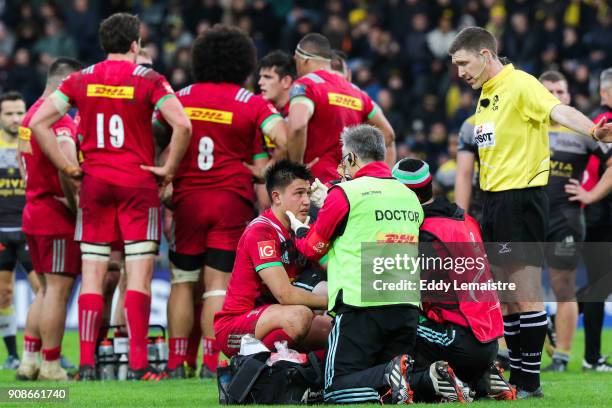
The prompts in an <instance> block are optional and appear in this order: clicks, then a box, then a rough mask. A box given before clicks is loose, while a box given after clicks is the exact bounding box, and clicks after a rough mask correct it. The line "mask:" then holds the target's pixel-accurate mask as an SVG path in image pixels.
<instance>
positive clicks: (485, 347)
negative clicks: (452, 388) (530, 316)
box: [414, 318, 498, 383]
mask: <svg viewBox="0 0 612 408" xmlns="http://www.w3.org/2000/svg"><path fill="white" fill-rule="evenodd" d="M497 348H498V345H497V341H491V342H489V343H481V342H480V341H478V339H477V338H476V337H475V336H474V334H473V333H472V331H471V330H470V329H468V328H466V327H462V326H459V325H456V324H451V323H447V324H440V323H436V322H434V321H433V320H429V319H425V318H421V321H420V322H419V326H418V327H417V338H416V347H415V351H414V363H415V368H416V369H418V368H427V367H429V366H430V365H431V364H432V363H434V362H436V361H439V360H444V361H447V362H448V364H449V365H450V366H451V367H452V369H453V370H454V372H455V374H457V376H458V377H459V378H460V379H461V380H462V381H464V382H467V383H473V382H475V381H478V380H479V379H480V378H481V377H482V376H483V375H484V374H485V373H486V372H488V369H489V367H490V366H491V363H493V361H494V360H495V357H496V356H497Z"/></svg>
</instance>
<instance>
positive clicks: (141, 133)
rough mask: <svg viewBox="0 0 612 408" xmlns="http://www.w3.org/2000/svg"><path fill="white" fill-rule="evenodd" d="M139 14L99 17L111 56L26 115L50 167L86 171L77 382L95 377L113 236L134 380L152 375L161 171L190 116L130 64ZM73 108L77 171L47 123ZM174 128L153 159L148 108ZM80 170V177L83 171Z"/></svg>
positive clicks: (163, 86)
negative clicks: (162, 158)
mask: <svg viewBox="0 0 612 408" xmlns="http://www.w3.org/2000/svg"><path fill="white" fill-rule="evenodd" d="M139 27H140V21H139V20H138V18H137V17H136V16H133V15H130V14H125V13H117V14H113V15H112V16H110V17H108V18H107V19H106V20H104V21H103V22H102V24H101V25H100V30H99V37H100V43H101V45H102V48H103V49H104V51H105V52H106V54H107V59H106V60H105V61H102V62H100V63H98V64H95V65H92V66H90V67H88V68H85V69H84V70H82V71H78V72H76V73H74V74H72V75H70V76H69V77H68V78H66V80H64V82H63V83H62V84H61V85H60V86H59V88H58V90H57V91H55V92H54V93H53V94H52V95H51V96H49V98H47V99H46V100H45V102H44V103H43V104H42V106H41V107H40V109H39V110H38V112H37V113H36V115H34V117H33V118H32V122H31V123H30V128H31V129H32V131H33V133H34V135H35V136H36V141H37V142H38V144H39V145H40V148H41V150H42V151H43V152H44V153H45V154H46V155H47V156H48V157H49V158H50V160H51V161H52V162H53V164H54V165H55V167H57V168H58V169H60V170H61V171H62V172H63V173H65V174H66V175H67V176H69V177H71V178H73V179H75V180H77V179H79V178H81V177H82V178H83V181H82V185H81V195H80V204H79V206H80V208H79V211H78V214H77V227H76V233H75V238H76V240H77V241H80V242H81V252H82V259H83V280H82V284H81V294H80V296H79V335H80V346H81V347H80V348H81V366H80V370H79V378H80V379H81V380H91V379H95V370H94V354H95V345H96V340H97V337H98V332H99V330H100V324H101V318H102V311H103V307H104V299H103V297H102V286H103V282H104V276H105V274H106V271H107V268H108V262H109V255H110V251H111V242H113V241H117V240H123V241H124V243H125V267H126V273H127V292H126V295H125V314H126V321H127V326H128V332H129V335H130V336H129V337H130V340H129V342H130V353H129V366H130V378H133V379H138V380H157V379H159V376H158V374H157V372H156V370H155V369H154V368H152V367H149V366H148V361H147V333H148V329H149V315H150V313H151V279H152V275H153V266H154V261H155V255H156V254H157V251H158V245H159V239H160V235H161V234H160V217H159V212H160V206H161V204H160V200H159V196H158V184H157V181H156V177H155V176H157V177H158V178H159V179H161V181H162V184H163V185H164V186H165V185H166V184H168V183H169V182H170V181H171V180H172V177H173V176H174V174H175V172H176V170H177V168H178V165H179V162H180V160H181V159H182V157H183V155H184V154H185V151H186V149H187V146H188V144H189V140H190V137H191V123H190V122H189V118H187V115H186V114H185V112H184V111H183V107H182V106H181V104H180V103H179V101H178V100H177V98H176V97H175V95H174V92H173V90H172V88H171V87H170V85H169V84H168V82H167V81H166V79H165V78H164V77H163V76H162V75H160V74H158V73H157V72H155V71H153V70H152V69H149V68H145V67H142V66H139V65H136V64H135V61H136V56H137V55H138V52H139V50H140V40H139ZM71 106H75V107H76V108H78V109H79V113H80V115H81V130H82V132H83V133H82V135H83V140H82V141H81V149H82V151H83V156H84V162H83V169H82V170H81V168H79V167H76V166H74V165H72V164H71V163H70V162H69V161H68V160H67V159H66V157H65V156H64V155H63V154H62V152H61V151H60V149H59V146H58V143H57V141H56V137H55V134H54V133H53V131H52V129H51V125H52V124H53V123H54V122H55V121H56V120H57V119H59V118H60V117H61V116H62V115H63V114H64V113H65V112H66V111H67V110H68V109H69V108H70V107H71ZM154 108H157V109H159V110H160V112H161V114H162V116H163V117H164V119H165V120H166V121H167V122H168V124H169V125H170V126H171V127H172V129H173V133H172V139H171V142H170V153H169V155H168V159H167V160H166V162H165V164H164V165H163V166H161V167H154V155H155V148H154V142H153V133H152V129H151V117H152V114H153V109H154ZM83 174H84V175H83Z"/></svg>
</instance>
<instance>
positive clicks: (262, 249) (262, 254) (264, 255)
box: [257, 241, 276, 259]
mask: <svg viewBox="0 0 612 408" xmlns="http://www.w3.org/2000/svg"><path fill="white" fill-rule="evenodd" d="M257 250H258V252H259V259H270V258H274V257H276V250H275V249H274V241H259V242H258V243H257Z"/></svg>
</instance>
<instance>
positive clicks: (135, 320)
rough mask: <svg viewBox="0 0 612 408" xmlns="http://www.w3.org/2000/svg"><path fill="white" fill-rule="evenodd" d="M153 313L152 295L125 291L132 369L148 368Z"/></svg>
mask: <svg viewBox="0 0 612 408" xmlns="http://www.w3.org/2000/svg"><path fill="white" fill-rule="evenodd" d="M150 315H151V296H149V295H147V294H145V293H142V292H137V291H135V290H128V291H127V292H125V320H126V323H127V327H128V334H129V337H130V341H129V342H130V352H129V362H130V364H129V365H130V368H131V369H132V370H142V369H144V368H147V366H148V365H149V362H148V360H147V334H148V333H149V316H150Z"/></svg>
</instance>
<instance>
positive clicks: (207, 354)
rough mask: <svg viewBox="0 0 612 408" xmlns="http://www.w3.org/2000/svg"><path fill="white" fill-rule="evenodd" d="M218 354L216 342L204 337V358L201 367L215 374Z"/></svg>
mask: <svg viewBox="0 0 612 408" xmlns="http://www.w3.org/2000/svg"><path fill="white" fill-rule="evenodd" d="M219 353H220V350H219V348H218V347H217V341H216V340H215V339H211V338H210V337H204V358H203V361H202V365H203V366H205V367H206V368H208V369H209V370H210V371H212V372H213V373H216V372H217V365H218V364H219Z"/></svg>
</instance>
